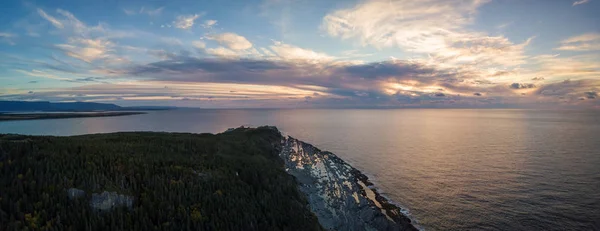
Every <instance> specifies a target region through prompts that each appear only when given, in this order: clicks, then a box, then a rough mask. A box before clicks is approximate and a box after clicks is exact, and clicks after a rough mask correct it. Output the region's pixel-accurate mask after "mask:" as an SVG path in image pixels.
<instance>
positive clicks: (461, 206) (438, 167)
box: [0, 109, 600, 230]
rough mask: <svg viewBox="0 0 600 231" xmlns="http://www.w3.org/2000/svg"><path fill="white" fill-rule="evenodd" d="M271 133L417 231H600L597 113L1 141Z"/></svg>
mask: <svg viewBox="0 0 600 231" xmlns="http://www.w3.org/2000/svg"><path fill="white" fill-rule="evenodd" d="M242 125H243V126H261V125H274V126H277V127H278V128H279V129H280V130H281V131H282V132H283V133H285V134H287V135H290V136H293V137H295V138H298V139H300V140H303V141H305V142H308V143H311V144H313V145H315V146H316V147H318V148H320V149H322V150H327V151H331V152H333V153H335V154H336V155H337V156H339V157H340V158H342V159H344V160H345V161H346V162H348V163H350V164H351V165H353V166H354V167H356V168H357V169H359V170H361V171H362V172H363V173H365V174H367V175H369V176H370V178H371V180H372V181H373V182H374V183H375V185H376V186H377V187H378V189H379V190H380V191H381V192H383V194H384V195H385V196H386V197H388V198H389V199H391V200H393V201H394V202H395V203H397V204H398V205H400V206H401V207H402V208H405V209H406V213H407V214H409V216H410V217H411V218H412V219H413V221H414V222H415V223H416V225H417V226H418V227H419V228H421V229H423V230H600V111H573V110H563V111H552V110H510V109H481V110H472V109H394V110H392V109H390V110H362V109H361V110H349V109H348V110H346V109H335V110H331V109H281V110H275V109H273V110H266V109H247V110H237V109H236V110H234V109H228V110H208V109H182V110H171V111H150V112H149V113H148V114H144V115H132V116H120V117H97V118H70V119H54V120H30V121H3V122H0V133H19V134H30V135H59V136H66V135H80V134H92V133H107V132H118V131H168V132H193V133H205V132H209V133H218V132H223V131H225V130H226V129H228V128H232V127H239V126H242Z"/></svg>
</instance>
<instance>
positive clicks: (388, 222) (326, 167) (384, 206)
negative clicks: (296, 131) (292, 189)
mask: <svg viewBox="0 0 600 231" xmlns="http://www.w3.org/2000/svg"><path fill="white" fill-rule="evenodd" d="M279 156H280V157H281V158H282V159H283V160H284V162H285V169H286V171H287V172H288V173H289V174H291V175H293V176H295V177H296V179H297V181H298V183H299V188H300V191H302V192H303V193H304V194H305V195H306V196H307V198H308V201H309V204H310V207H311V210H312V211H313V212H314V213H315V214H316V215H317V217H318V219H319V222H320V223H321V225H322V226H323V227H324V228H326V229H328V230H417V229H416V228H415V227H414V226H413V225H412V224H411V220H410V219H409V218H408V217H406V216H405V215H404V214H402V213H401V212H400V208H398V207H397V206H395V205H393V204H391V203H390V202H388V201H387V199H385V198H384V197H383V196H381V195H380V194H379V193H378V192H377V190H375V189H372V188H371V186H372V183H371V182H369V180H368V177H367V176H365V175H364V174H362V173H361V172H360V171H358V170H357V169H355V168H353V167H352V166H350V165H349V164H347V163H346V162H344V161H343V160H342V159H340V158H338V157H337V156H336V155H334V154H333V153H330V152H323V151H321V150H319V149H317V148H315V147H314V146H312V145H310V144H307V143H304V142H302V141H299V140H296V139H294V138H292V137H284V138H282V141H281V151H280V153H279Z"/></svg>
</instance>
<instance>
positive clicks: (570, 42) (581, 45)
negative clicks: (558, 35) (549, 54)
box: [556, 33, 600, 51]
mask: <svg viewBox="0 0 600 231" xmlns="http://www.w3.org/2000/svg"><path fill="white" fill-rule="evenodd" d="M556 50H562V51H596V50H600V33H587V34H582V35H578V36H574V37H571V38H568V39H565V40H563V41H561V44H560V47H558V48H556Z"/></svg>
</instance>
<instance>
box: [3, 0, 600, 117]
mask: <svg viewBox="0 0 600 231" xmlns="http://www.w3.org/2000/svg"><path fill="white" fill-rule="evenodd" d="M1 5H2V7H0V22H1V24H0V100H44V101H88V102H107V103H116V104H119V105H124V106H131V105H165V106H187V107H211V108H231V107H243V108H246V107H249V108H252V107H259V108H265V107H269V108H270V107H285V108H287V107H292V108H295V107H298V108H303V107H319V108H352V107H357V108H378V107H385V108H396V107H398V108H402V107H436V108H437V107H494V108H495V107H515V108H555V107H564V108H600V99H598V97H599V96H598V94H600V13H598V12H600V1H599V0H577V1H574V0H419V1H408V0H398V1H390V0H387V1H333V0H332V1H322V0H319V1H308V0H262V1H192V0H185V1H182V0H173V1H166V0H165V1H161V0H155V1H125V0H102V1H100V0H94V1H92V0H85V1H66V0H33V1H19V0H4V1H2V3H1Z"/></svg>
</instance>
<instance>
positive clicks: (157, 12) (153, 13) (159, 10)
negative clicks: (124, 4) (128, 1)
mask: <svg viewBox="0 0 600 231" xmlns="http://www.w3.org/2000/svg"><path fill="white" fill-rule="evenodd" d="M164 9H165V7H159V8H156V9H154V10H150V9H146V8H145V7H141V8H140V10H139V11H136V10H127V9H123V12H124V13H125V14H126V15H136V14H147V15H150V16H156V15H160V14H162V11H163V10H164Z"/></svg>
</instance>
